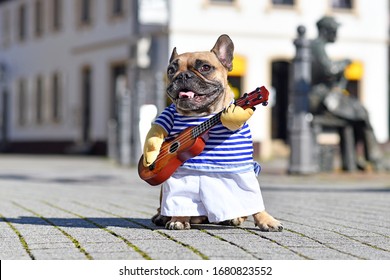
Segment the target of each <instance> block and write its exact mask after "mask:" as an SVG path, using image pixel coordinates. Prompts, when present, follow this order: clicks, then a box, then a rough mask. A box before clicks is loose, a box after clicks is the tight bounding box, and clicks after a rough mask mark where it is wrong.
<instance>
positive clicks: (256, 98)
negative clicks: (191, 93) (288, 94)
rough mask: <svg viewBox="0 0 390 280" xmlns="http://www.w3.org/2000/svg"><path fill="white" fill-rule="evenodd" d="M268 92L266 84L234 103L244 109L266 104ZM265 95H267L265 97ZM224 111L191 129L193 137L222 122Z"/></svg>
mask: <svg viewBox="0 0 390 280" xmlns="http://www.w3.org/2000/svg"><path fill="white" fill-rule="evenodd" d="M268 94H269V93H268V90H267V89H266V88H265V87H264V86H263V87H258V88H256V89H255V90H254V91H252V92H251V93H245V94H244V95H243V96H242V97H241V98H239V99H237V100H236V101H235V102H234V104H235V105H238V106H241V107H242V108H243V109H246V108H249V107H253V106H255V105H257V104H260V103H262V104H263V105H264V106H266V105H267V100H268ZM263 95H265V97H264V96H263ZM222 112H223V110H222V111H221V112H219V113H217V114H216V115H214V116H212V117H211V118H210V119H208V120H207V121H205V122H203V123H201V124H200V125H197V126H195V127H194V128H193V129H192V131H191V136H192V137H193V138H196V137H199V136H201V135H203V134H204V133H206V132H207V131H208V130H209V129H210V128H212V127H213V126H214V125H216V124H218V123H220V122H221V115H222Z"/></svg>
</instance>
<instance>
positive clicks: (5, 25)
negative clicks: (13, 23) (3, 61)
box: [1, 10, 11, 47]
mask: <svg viewBox="0 0 390 280" xmlns="http://www.w3.org/2000/svg"><path fill="white" fill-rule="evenodd" d="M1 25H2V34H3V35H2V44H3V47H7V46H9V43H10V37H11V34H10V15H9V13H8V11H7V10H3V15H2V23H1Z"/></svg>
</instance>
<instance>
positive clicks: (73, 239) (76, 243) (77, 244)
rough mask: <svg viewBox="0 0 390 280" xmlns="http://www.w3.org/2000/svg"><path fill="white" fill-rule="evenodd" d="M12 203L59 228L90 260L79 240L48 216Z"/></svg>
mask: <svg viewBox="0 0 390 280" xmlns="http://www.w3.org/2000/svg"><path fill="white" fill-rule="evenodd" d="M13 204H14V205H16V206H18V207H19V208H22V209H24V210H26V211H28V212H30V213H31V214H33V215H35V216H37V217H38V218H40V219H42V220H44V221H45V222H46V223H48V224H49V225H51V226H53V227H54V228H55V229H57V230H59V231H60V232H61V233H62V234H63V235H65V236H66V237H67V238H69V240H70V241H72V243H73V245H74V246H75V247H76V248H77V249H78V250H79V251H80V252H81V253H83V254H84V255H85V257H86V258H87V259H89V260H92V259H93V258H92V256H91V255H90V254H89V253H88V252H87V251H86V250H85V249H84V248H83V247H82V246H81V245H80V243H79V241H78V240H77V239H76V238H74V237H73V236H72V235H70V234H69V233H67V232H66V231H65V230H63V229H62V228H60V227H59V226H57V225H56V224H54V223H53V222H52V221H50V220H49V219H48V218H45V217H43V216H42V215H40V214H38V213H37V212H35V211H33V210H31V209H28V208H26V207H24V206H22V205H20V204H18V203H16V202H13Z"/></svg>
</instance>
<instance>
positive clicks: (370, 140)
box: [309, 16, 383, 170]
mask: <svg viewBox="0 0 390 280" xmlns="http://www.w3.org/2000/svg"><path fill="white" fill-rule="evenodd" d="M339 25H340V24H339V23H338V22H336V21H335V19H334V18H333V17H328V16H325V17H323V18H321V19H320V20H319V21H318V22H317V28H318V37H317V38H316V39H314V40H313V41H312V42H311V59H312V67H311V69H312V70H311V71H312V91H311V93H310V95H309V96H310V110H311V112H312V113H313V114H314V115H316V114H321V115H326V116H328V117H329V118H335V119H342V120H344V121H347V123H348V124H349V125H351V126H352V127H353V130H354V135H355V142H356V143H359V142H361V143H363V145H364V157H365V160H364V161H358V162H356V165H357V168H359V169H361V170H365V169H366V168H367V166H368V164H370V165H371V166H372V167H373V168H374V169H375V170H381V169H382V168H383V166H382V160H381V151H380V148H379V145H378V142H377V140H376V138H375V135H374V131H373V128H372V126H371V124H370V121H369V116H368V112H367V110H366V109H365V108H364V107H363V105H362V104H361V103H360V101H359V100H358V99H357V98H355V97H353V96H350V95H348V94H347V91H346V85H347V80H346V78H345V77H344V70H345V68H346V67H347V66H348V65H349V64H350V63H351V60H349V59H344V60H339V61H332V60H331V59H330V58H329V57H328V55H327V54H326V51H325V46H326V44H327V43H333V42H335V41H336V37H337V29H338V27H339ZM356 158H358V157H356Z"/></svg>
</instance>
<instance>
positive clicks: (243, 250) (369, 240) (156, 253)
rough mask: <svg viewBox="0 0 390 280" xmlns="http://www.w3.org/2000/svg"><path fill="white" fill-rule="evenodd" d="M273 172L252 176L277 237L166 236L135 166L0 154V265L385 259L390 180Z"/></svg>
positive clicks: (212, 229)
mask: <svg viewBox="0 0 390 280" xmlns="http://www.w3.org/2000/svg"><path fill="white" fill-rule="evenodd" d="M281 165H283V162H282V163H281ZM281 165H280V164H279V165H278V166H281ZM280 170H281V169H275V166H273V165H271V164H270V165H269V166H268V165H267V163H264V164H263V171H262V174H261V175H260V177H259V180H260V184H261V187H262V192H263V196H264V200H265V204H266V207H267V210H268V211H269V212H270V213H271V214H272V215H274V216H275V217H276V218H278V219H280V220H281V221H282V222H283V224H284V226H285V230H284V231H283V232H278V233H265V232H261V231H259V230H258V229H256V228H255V227H254V225H253V221H252V220H251V219H250V220H249V221H247V222H245V223H244V225H243V226H241V227H228V226H219V225H198V226H196V227H193V229H191V230H187V231H170V230H166V229H164V228H160V227H156V226H155V225H153V224H152V223H151V221H150V217H151V216H152V215H153V214H154V213H155V211H156V210H155V209H156V207H157V206H158V195H159V189H158V188H156V187H150V186H149V185H147V184H146V183H144V182H143V181H142V180H140V179H139V178H138V175H137V173H136V170H135V169H129V168H123V167H118V166H116V165H115V164H113V163H112V162H110V161H109V160H107V159H104V158H91V157H90V158H81V157H57V156H46V157H34V156H21V155H19V156H16V155H12V156H10V155H6V156H5V155H0V259H19V260H24V259H106V260H107V259H110V260H111V259H140V260H143V259H166V260H171V259H181V260H185V259H194V260H196V259H219V260H223V259H230V260H232V259H233V260H234V259H267V260H271V259H277V260H284V259H287V260H292V259H294V260H295V259H336V260H339V259H350V260H355V259H374V260H381V259H387V260H388V259H390V215H389V213H390V174H375V173H369V174H364V173H355V174H349V175H348V174H337V173H336V174H335V173H332V174H318V175H312V176H288V175H286V174H285V173H284V172H281V171H280Z"/></svg>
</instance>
